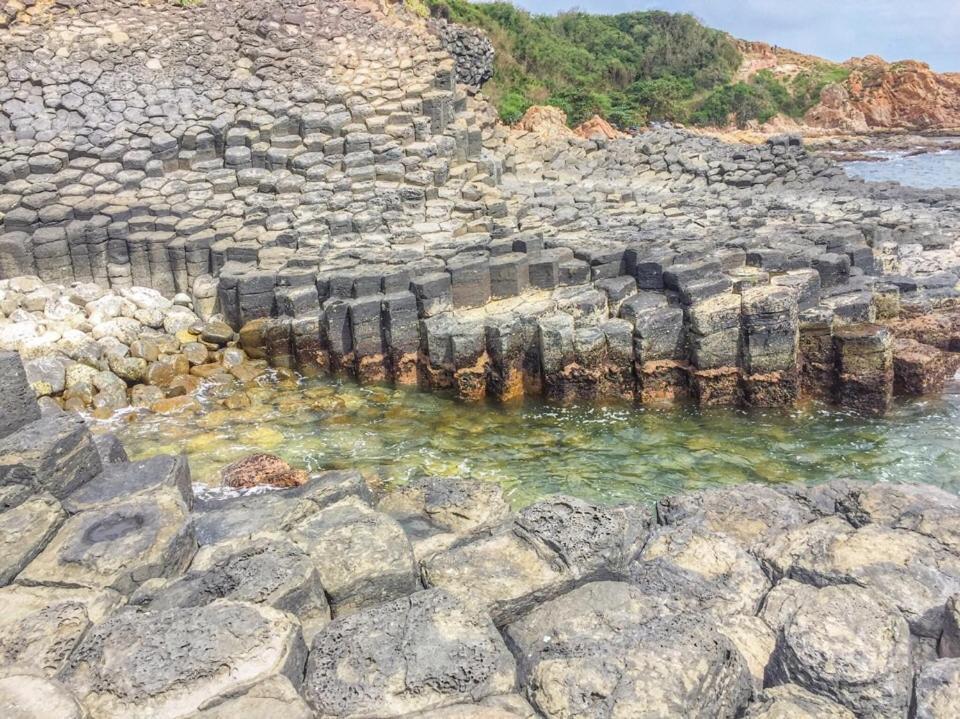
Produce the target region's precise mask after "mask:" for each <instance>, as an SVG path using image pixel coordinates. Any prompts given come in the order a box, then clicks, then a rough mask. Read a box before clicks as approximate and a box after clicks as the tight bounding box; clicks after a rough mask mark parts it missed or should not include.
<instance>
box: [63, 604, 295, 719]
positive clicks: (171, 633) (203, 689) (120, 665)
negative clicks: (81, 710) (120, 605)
mask: <svg viewBox="0 0 960 719" xmlns="http://www.w3.org/2000/svg"><path fill="white" fill-rule="evenodd" d="M305 657H306V647H305V646H304V644H303V639H302V637H301V636H300V627H299V626H298V624H297V623H296V620H295V619H293V618H292V617H290V616H289V615H287V614H284V613H283V612H280V611H277V610H276V609H273V608H270V607H265V606H262V605H254V604H246V603H242V602H231V601H227V600H219V601H216V602H214V603H212V604H208V605H206V606H202V607H191V608H179V607H178V608H176V609H168V610H163V611H156V612H151V611H145V612H138V611H133V610H127V611H123V612H119V613H117V614H114V615H113V616H112V617H109V618H108V619H107V620H106V621H104V622H102V623H100V624H98V625H96V626H95V627H93V628H92V629H91V630H90V631H89V632H88V633H87V635H86V636H85V637H84V638H83V641H82V642H81V643H80V645H79V646H78V647H77V648H76V650H75V651H74V653H73V654H72V655H71V657H70V660H69V663H68V666H67V668H66V669H65V670H64V671H63V673H62V678H63V681H64V683H65V684H66V685H67V686H68V687H69V688H70V689H71V690H72V691H73V692H74V693H75V694H76V695H77V696H78V697H79V698H80V700H81V701H82V702H83V704H84V705H85V706H86V707H87V708H88V709H89V710H90V712H91V714H93V715H94V716H100V717H134V716H137V717H147V716H150V717H157V718H158V719H160V718H162V717H178V716H183V715H184V714H187V713H188V712H190V711H195V710H197V709H200V708H202V707H203V706H205V705H207V704H208V703H212V702H214V701H216V700H218V699H220V698H226V697H231V696H234V695H236V694H237V692H238V691H241V690H244V689H246V688H247V687H249V686H250V685H251V684H255V683H258V682H261V681H265V680H268V679H273V678H279V677H286V678H288V679H290V680H291V681H292V682H293V683H294V685H295V686H296V685H298V684H299V681H300V677H301V676H302V671H303V665H304V660H305Z"/></svg>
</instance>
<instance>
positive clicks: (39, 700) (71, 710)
mask: <svg viewBox="0 0 960 719" xmlns="http://www.w3.org/2000/svg"><path fill="white" fill-rule="evenodd" d="M0 708H2V709H3V715H4V716H5V717H8V719H86V717H87V713H86V711H85V710H84V709H83V708H82V707H81V706H80V704H79V703H78V702H77V700H76V698H75V697H74V696H73V695H72V694H71V693H70V692H69V691H67V690H66V689H65V688H64V687H63V686H62V685H61V684H60V683H59V682H55V681H52V680H50V679H45V678H43V677H40V676H36V675H34V674H30V673H28V672H25V671H23V670H17V669H14V670H10V671H8V672H6V673H5V674H4V676H0Z"/></svg>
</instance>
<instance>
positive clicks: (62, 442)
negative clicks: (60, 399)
mask: <svg viewBox="0 0 960 719" xmlns="http://www.w3.org/2000/svg"><path fill="white" fill-rule="evenodd" d="M101 467H102V466H101V464H100V455H99V453H98V452H97V447H96V445H95V444H94V443H93V438H92V437H91V436H90V430H88V429H87V427H86V425H85V424H84V423H83V420H82V419H81V418H80V417H78V416H76V415H73V414H69V413H64V414H57V415H49V416H47V417H43V418H41V419H38V420H36V421H35V422H32V423H30V424H28V425H26V426H23V427H21V428H20V429H19V430H18V431H16V432H13V433H12V434H10V435H8V436H7V437H5V438H3V439H2V440H0V485H9V484H22V485H26V486H28V487H32V488H33V489H34V490H35V491H40V490H46V491H48V492H50V494H52V495H53V496H54V497H56V498H57V499H63V498H64V497H65V496H67V495H68V494H70V492H72V491H73V490H75V489H76V488H77V487H79V486H80V485H82V484H84V483H85V482H87V481H88V480H89V479H91V478H92V477H94V476H96V475H97V474H99V473H100V470H101Z"/></svg>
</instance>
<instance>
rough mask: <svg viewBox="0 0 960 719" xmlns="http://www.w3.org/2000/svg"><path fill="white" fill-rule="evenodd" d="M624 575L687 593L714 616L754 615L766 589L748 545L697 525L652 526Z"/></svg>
mask: <svg viewBox="0 0 960 719" xmlns="http://www.w3.org/2000/svg"><path fill="white" fill-rule="evenodd" d="M627 576H628V577H629V579H630V581H631V582H633V583H634V584H636V585H637V586H638V587H640V588H641V589H642V590H643V591H645V592H648V593H651V594H667V595H683V596H687V597H690V598H691V599H693V600H695V601H696V602H697V604H698V605H699V606H700V607H701V608H702V609H704V610H706V611H709V612H711V613H714V614H716V615H717V616H724V615H729V614H750V615H752V614H756V612H757V610H758V609H759V607H760V602H761V601H762V600H763V597H764V595H765V594H766V593H767V590H768V589H769V588H770V583H769V580H768V579H767V577H766V575H765V574H764V573H763V569H762V568H761V567H760V564H759V563H758V562H757V561H756V560H755V559H754V558H753V557H752V556H750V555H749V554H748V553H747V552H746V550H744V549H743V548H742V547H740V546H739V545H738V544H737V543H736V542H734V541H733V540H732V539H729V538H727V537H725V536H723V535H719V534H713V533H711V532H709V531H707V530H706V529H705V528H704V527H703V526H700V525H684V524H681V525H677V526H668V527H660V528H658V529H657V530H655V531H654V532H653V534H652V535H651V536H650V539H649V540H648V541H647V543H646V545H645V546H644V548H643V552H642V553H641V554H640V556H639V557H637V559H636V560H635V561H634V562H632V563H631V564H630V566H629V570H628V573H627Z"/></svg>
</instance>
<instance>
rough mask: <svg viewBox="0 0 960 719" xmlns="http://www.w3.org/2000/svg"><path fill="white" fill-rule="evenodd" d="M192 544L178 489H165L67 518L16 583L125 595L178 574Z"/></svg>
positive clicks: (188, 557)
mask: <svg viewBox="0 0 960 719" xmlns="http://www.w3.org/2000/svg"><path fill="white" fill-rule="evenodd" d="M196 547H197V544H196V540H195V539H194V536H193V530H192V528H191V526H190V521H189V515H188V513H187V508H186V507H185V506H184V504H183V502H182V500H181V499H180V495H179V493H175V492H173V491H171V490H165V491H162V492H157V493H156V494H154V495H152V496H151V495H144V496H140V497H134V498H132V499H129V500H127V501H125V502H116V503H114V504H110V505H107V506H105V507H100V508H98V509H90V510H88V511H86V512H81V513H79V514H75V515H74V516H72V517H70V518H69V519H68V520H67V521H66V522H65V523H64V524H63V526H62V527H61V528H60V531H59V532H58V533H57V535H56V536H55V537H54V538H53V539H52V540H51V541H50V543H49V544H48V545H47V547H46V549H44V550H43V552H41V553H40V555H39V556H37V558H36V559H34V560H33V561H32V562H31V563H30V564H29V565H28V566H27V568H26V569H24V570H23V572H21V574H20V576H19V581H20V582H21V583H24V584H41V585H49V586H74V587H91V588H109V589H116V590H117V591H119V592H122V593H125V594H127V593H130V592H131V591H133V590H134V589H136V587H137V586H138V585H139V584H140V583H141V582H145V581H146V580H148V579H152V578H154V577H169V576H173V575H176V574H180V573H181V572H182V571H183V570H184V569H185V568H186V566H187V565H188V564H189V562H190V559H191V558H192V557H193V555H194V552H196Z"/></svg>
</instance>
